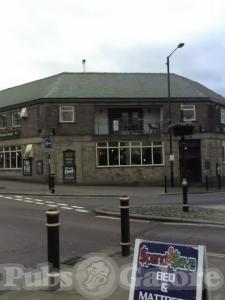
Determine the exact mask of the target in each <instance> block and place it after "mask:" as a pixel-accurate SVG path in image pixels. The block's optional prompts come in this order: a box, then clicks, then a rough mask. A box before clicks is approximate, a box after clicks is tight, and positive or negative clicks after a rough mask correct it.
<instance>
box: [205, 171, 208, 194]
mask: <svg viewBox="0 0 225 300" xmlns="http://www.w3.org/2000/svg"><path fill="white" fill-rule="evenodd" d="M205 188H206V191H207V192H208V190H209V177H208V175H206V176H205Z"/></svg>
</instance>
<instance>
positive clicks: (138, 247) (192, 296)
mask: <svg viewBox="0 0 225 300" xmlns="http://www.w3.org/2000/svg"><path fill="white" fill-rule="evenodd" d="M204 259H205V247H204V246H187V245H178V244H166V243H157V242H151V241H144V240H140V239H137V240H136V243H135V251H134V260H133V271H132V279H131V280H132V281H131V287H130V296H129V300H140V299H141V300H142V299H143V300H145V299H146V300H148V299H150V300H160V299H162V300H164V299H166V300H203V299H204V300H208V299H209V294H208V292H204V297H203V262H204Z"/></svg>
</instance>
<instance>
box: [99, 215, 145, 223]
mask: <svg viewBox="0 0 225 300" xmlns="http://www.w3.org/2000/svg"><path fill="white" fill-rule="evenodd" d="M95 217H96V218H100V219H110V220H117V221H120V220H121V219H120V217H110V216H95ZM130 222H133V223H149V222H150V221H148V220H138V219H131V218H130Z"/></svg>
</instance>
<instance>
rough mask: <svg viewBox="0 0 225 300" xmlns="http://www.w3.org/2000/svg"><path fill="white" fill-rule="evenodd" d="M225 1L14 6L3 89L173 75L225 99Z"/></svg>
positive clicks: (4, 46)
mask: <svg viewBox="0 0 225 300" xmlns="http://www.w3.org/2000/svg"><path fill="white" fill-rule="evenodd" d="M224 11H225V1H223V0H214V1H211V0H204V1H203V0H198V1H195V0H182V1H180V0H171V1H165V0H158V1H155V0H139V1H136V0H123V1H121V0H114V1H110V0H108V1H105V0H104V1H103V0H95V1H93V0H76V1H74V0H64V1H61V0H39V1H38V2H34V1H30V0H20V1H13V0H8V1H5V2H4V3H2V4H1V12H0V13H1V18H0V28H1V48H0V59H1V61H0V62H1V63H0V66H1V74H2V76H1V77H0V88H7V87H9V86H13V85H17V84H20V83H23V82H28V81H31V80H35V79H38V78H41V77H45V76H49V75H52V74H54V73H59V72H63V71H74V72H77V71H81V70H82V67H81V61H82V59H83V58H85V59H86V60H87V70H88V71H108V72H110V71H112V72H113V71H114V72H166V65H165V62H166V56H167V55H168V54H169V53H170V52H171V51H172V50H173V49H174V48H175V47H176V45H177V44H178V43H179V42H185V43H186V45H185V47H184V48H182V49H179V51H177V52H176V53H174V55H173V57H171V72H176V73H179V74H181V75H184V76H188V77H189V78H191V79H194V80H196V81H200V82H203V83H205V84H206V85H209V87H210V88H212V89H215V90H216V91H219V92H220V93H223V94H224V95H225V88H224V87H223V86H225V84H224V78H225V75H224V72H223V68H222V63H221V58H223V56H224V42H223V38H222V37H223V36H224V32H225V19H224Z"/></svg>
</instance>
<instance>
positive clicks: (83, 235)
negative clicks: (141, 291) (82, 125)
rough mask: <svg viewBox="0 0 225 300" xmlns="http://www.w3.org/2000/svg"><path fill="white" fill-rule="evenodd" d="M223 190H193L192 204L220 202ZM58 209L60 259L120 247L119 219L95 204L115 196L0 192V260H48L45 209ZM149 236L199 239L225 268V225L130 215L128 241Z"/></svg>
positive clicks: (169, 199)
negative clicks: (100, 213) (100, 211)
mask: <svg viewBox="0 0 225 300" xmlns="http://www.w3.org/2000/svg"><path fill="white" fill-rule="evenodd" d="M224 196H225V195H224V194H223V193H221V194H208V195H207V196H205V195H204V196H203V195H192V196H191V197H190V199H189V200H190V202H191V203H192V204H196V205H201V204H204V205H209V206H215V205H219V206H223V205H224V200H223V198H225V197H224ZM180 201H181V199H180V196H157V197H156V196H155V197H139V198H131V204H137V203H139V204H141V205H146V204H149V203H161V204H163V203H165V204H168V203H179V202H180ZM56 205H57V207H59V209H60V222H61V227H60V239H61V249H60V251H61V261H67V260H68V259H71V258H77V257H81V256H83V255H84V254H88V253H90V252H98V251H104V252H106V253H107V252H108V251H109V250H110V249H112V248H113V249H116V251H119V250H120V248H119V242H120V220H119V219H118V218H108V217H103V216H96V215H95V214H94V213H93V208H95V207H97V206H103V205H118V199H114V198H110V197H106V198H103V197H102V198H97V199H96V198H94V197H76V198H75V197H57V196H46V197H44V196H42V197H38V196H23V195H0V240H1V247H0V264H6V263H13V264H22V265H24V266H25V267H32V268H35V267H36V266H37V264H39V263H44V262H46V256H47V249H46V226H45V223H46V215H45V212H46V210H47V209H48V208H51V207H55V206H56ZM135 238H144V239H149V240H156V241H163V242H174V243H185V244H196V245H197V244H203V245H206V246H207V250H208V252H210V253H211V254H210V257H211V259H210V263H211V266H217V267H219V269H220V270H221V272H223V273H224V272H225V255H224V254H225V227H224V226H210V225H193V224H171V223H166V222H149V221H138V220H131V241H132V242H134V240H135Z"/></svg>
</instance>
